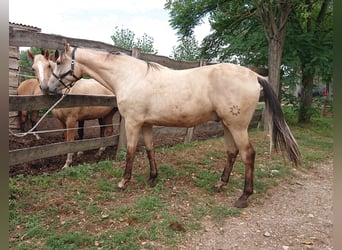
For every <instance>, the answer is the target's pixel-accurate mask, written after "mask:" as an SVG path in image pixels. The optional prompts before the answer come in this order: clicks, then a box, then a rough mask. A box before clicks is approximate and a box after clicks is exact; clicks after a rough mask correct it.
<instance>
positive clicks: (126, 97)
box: [45, 40, 301, 207]
mask: <svg viewBox="0 0 342 250" xmlns="http://www.w3.org/2000/svg"><path fill="white" fill-rule="evenodd" d="M56 63H57V66H56V67H55V69H54V71H53V74H52V76H51V77H50V79H49V82H48V84H47V85H46V86H45V90H46V91H49V92H52V93H60V92H61V91H63V89H64V88H70V87H71V86H72V85H73V83H74V82H75V81H77V79H78V78H80V77H82V76H84V75H89V76H90V77H92V78H94V79H96V80H97V81H98V82H100V83H101V84H102V85H103V86H105V87H106V88H107V89H110V90H111V91H112V92H113V93H114V94H115V95H116V98H117V105H118V108H119V111H120V113H121V115H122V116H123V117H124V119H125V122H126V125H125V130H126V135H127V154H126V167H125V171H124V174H123V178H122V179H121V181H120V182H119V183H118V188H121V189H124V188H126V186H127V184H128V183H129V181H130V179H131V175H132V167H133V161H134V156H135V152H136V147H137V142H138V136H139V133H140V131H141V132H142V135H143V138H144V142H145V146H146V151H147V156H148V159H149V164H150V176H149V180H148V183H149V185H150V186H152V187H153V186H154V185H155V184H156V177H157V167H156V162H155V153H154V148H153V141H152V127H153V125H159V126H175V127H193V126H196V125H198V124H201V123H204V122H207V121H210V120H217V119H220V120H221V121H222V125H223V128H224V142H225V147H226V152H227V164H226V165H225V167H224V169H223V172H222V176H221V179H220V180H219V181H218V183H217V184H216V185H215V188H216V189H218V190H221V189H222V187H223V186H224V185H226V184H227V183H228V180H229V176H230V174H231V171H232V168H233V164H234V162H235V159H236V157H237V155H238V153H240V155H241V158H242V161H243V163H244V165H245V182H244V190H243V193H242V195H241V196H240V197H239V198H238V200H237V201H236V202H235V206H236V207H247V206H248V201H247V199H248V197H249V196H250V195H251V194H253V179H254V160H255V150H254V148H253V146H252V144H251V142H250V141H249V137H248V131H247V129H248V124H249V123H250V121H251V119H252V116H253V113H254V111H255V109H256V105H257V103H258V100H259V96H260V91H261V90H263V92H264V97H265V109H266V111H267V112H268V114H269V116H268V117H269V118H270V123H269V125H270V126H271V130H270V131H271V137H272V141H273V144H274V146H275V148H276V149H277V150H278V149H280V150H281V151H282V152H283V153H284V154H285V153H286V155H287V156H288V158H289V159H290V161H291V162H292V163H293V164H295V165H298V164H300V161H301V156H300V152H299V148H298V144H297V142H296V140H295V138H294V137H293V135H292V133H291V131H290V129H289V127H288V125H287V123H286V121H285V118H284V114H283V112H282V109H281V106H280V103H279V100H278V97H277V96H276V94H275V92H274V91H273V89H272V87H271V85H270V84H269V83H268V81H267V79H265V78H264V77H262V76H260V75H258V74H257V73H256V72H254V71H252V70H250V69H248V68H246V67H243V66H239V65H235V64H230V63H220V64H215V65H207V66H203V67H198V68H192V69H186V70H173V69H170V68H167V67H164V66H162V65H159V64H157V63H152V62H146V61H143V60H140V59H137V58H134V57H131V56H128V55H125V54H121V53H109V52H106V51H99V50H95V49H89V48H77V47H73V46H71V45H70V44H68V43H67V42H66V41H65V40H64V48H63V51H62V54H61V56H60V57H59V58H58V59H57V61H56Z"/></svg>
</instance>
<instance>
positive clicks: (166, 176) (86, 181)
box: [9, 119, 333, 249]
mask: <svg viewBox="0 0 342 250" xmlns="http://www.w3.org/2000/svg"><path fill="white" fill-rule="evenodd" d="M291 130H292V131H293V133H294V135H295V137H296V139H297V141H298V144H299V145H300V149H301V152H302V156H303V166H302V167H300V169H302V170H303V171H310V169H311V168H312V166H313V165H314V164H316V163H317V162H323V161H325V160H326V159H327V158H331V157H332V156H333V132H332V131H333V128H332V119H316V120H314V122H313V123H311V124H306V125H291ZM250 138H251V141H252V143H253V145H254V147H255V149H256V150H257V156H256V161H255V180H254V188H255V194H254V195H252V196H251V197H250V200H249V201H250V204H251V205H258V204H259V201H262V200H263V198H264V196H265V195H267V190H269V189H270V188H273V187H275V186H277V185H278V184H279V183H280V182H283V181H289V180H291V179H292V178H295V172H296V171H294V169H293V166H291V165H290V164H288V163H287V162H286V161H284V159H283V157H282V156H281V155H280V154H277V153H273V154H272V155H270V154H269V152H268V147H269V144H268V143H269V142H268V139H267V138H266V136H265V135H264V132H263V131H259V130H251V131H250ZM222 145H223V138H221V137H218V138H212V139H208V140H205V141H193V142H190V143H187V144H178V145H175V146H173V147H163V148H158V149H157V150H156V151H157V153H156V157H157V159H156V161H157V163H158V164H159V168H158V170H159V177H158V183H157V185H156V187H154V188H149V187H148V186H147V184H146V179H147V176H148V160H147V159H146V155H145V154H144V153H139V154H137V157H136V160H135V164H134V169H133V176H134V178H133V180H132V181H131V184H130V185H129V186H128V188H127V189H126V190H125V191H119V190H117V188H116V184H117V183H118V182H119V181H120V179H121V176H122V173H123V166H124V157H121V158H119V160H117V161H114V162H110V161H102V162H99V163H97V164H84V165H79V166H76V167H72V168H69V169H65V170H62V171H60V172H59V173H56V174H52V175H44V174H43V175H40V176H22V175H18V176H16V177H15V178H10V179H9V190H10V194H9V217H10V221H9V237H10V238H9V245H10V249H161V248H168V249H177V246H178V245H179V244H181V243H182V241H184V240H186V239H187V238H188V237H191V235H192V234H193V233H194V232H196V231H199V230H203V228H204V227H205V226H204V225H203V221H204V219H208V218H209V219H210V220H212V221H213V222H214V223H215V224H216V225H217V226H220V225H222V224H223V223H224V222H225V220H226V219H227V218H229V217H239V216H240V215H241V212H242V211H243V210H242V209H237V208H234V207H233V206H232V204H233V203H234V201H235V200H236V199H237V198H238V197H239V195H240V194H241V192H242V189H243V182H244V166H243V164H242V163H241V159H240V158H238V159H237V161H236V165H235V167H234V170H233V175H232V176H231V177H230V182H229V184H228V186H227V187H225V188H224V191H223V192H220V193H216V192H214V191H213V189H212V187H213V186H214V185H215V183H216V181H217V180H218V179H219V177H220V175H221V172H222V168H223V165H224V164H225V161H226V155H225V152H223V150H222V149H223V146H222ZM123 156H124V153H123ZM297 171H298V170H297ZM175 225H176V226H175Z"/></svg>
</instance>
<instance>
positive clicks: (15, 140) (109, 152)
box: [9, 132, 223, 177]
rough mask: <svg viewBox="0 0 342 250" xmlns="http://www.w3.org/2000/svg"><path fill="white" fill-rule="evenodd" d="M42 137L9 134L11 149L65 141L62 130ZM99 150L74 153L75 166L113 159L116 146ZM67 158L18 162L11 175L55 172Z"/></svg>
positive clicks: (171, 141) (157, 140) (169, 140)
mask: <svg viewBox="0 0 342 250" xmlns="http://www.w3.org/2000/svg"><path fill="white" fill-rule="evenodd" d="M219 135H223V132H207V133H204V132H196V133H194V135H193V140H205V139H208V138H211V137H213V136H219ZM40 137H41V139H39V140H37V139H36V138H35V137H34V135H27V136H25V137H15V136H13V135H10V136H9V150H14V149H20V148H29V147H34V146H40V145H46V144H51V143H57V142H62V141H63V134H62V132H61V133H60V135H59V136H58V135H57V136H56V135H53V136H51V135H48V134H42V135H40ZM87 138H91V137H90V136H88V135H86V134H85V136H84V139H87ZM183 141H184V136H166V135H158V136H155V137H154V139H153V142H154V145H155V147H164V146H172V145H176V144H178V143H181V142H183ZM141 150H143V145H142V144H139V146H138V151H141ZM96 152H97V150H88V151H86V152H84V154H83V155H82V156H81V157H77V154H76V153H75V154H74V157H73V163H72V165H73V166H76V165H78V164H83V163H96V162H98V161H101V160H112V159H114V158H115V153H116V146H110V147H107V148H106V150H105V151H104V152H103V154H102V155H101V156H100V157H99V158H95V154H96ZM65 160H66V155H59V156H54V157H49V158H44V159H39V160H34V161H30V162H26V163H22V164H16V165H12V166H10V167H9V176H10V177H14V176H16V175H19V174H22V175H33V176H35V175H40V174H42V173H55V172H58V171H59V170H61V168H62V167H63V165H64V163H65Z"/></svg>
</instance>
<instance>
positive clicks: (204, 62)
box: [184, 59, 207, 143]
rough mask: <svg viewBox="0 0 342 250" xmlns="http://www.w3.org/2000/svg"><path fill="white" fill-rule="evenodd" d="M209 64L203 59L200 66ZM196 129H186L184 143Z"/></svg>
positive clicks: (189, 139)
mask: <svg viewBox="0 0 342 250" xmlns="http://www.w3.org/2000/svg"><path fill="white" fill-rule="evenodd" d="M206 64H207V60H204V59H201V60H200V61H199V66H200V67H202V66H204V65H206ZM194 130H195V127H192V128H187V129H186V135H185V139H184V143H188V142H190V141H191V140H192V136H193V135H194Z"/></svg>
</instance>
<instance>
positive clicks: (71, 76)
mask: <svg viewBox="0 0 342 250" xmlns="http://www.w3.org/2000/svg"><path fill="white" fill-rule="evenodd" d="M75 52H76V47H71V46H70V44H68V43H67V42H66V41H65V40H64V51H63V52H62V54H61V56H60V57H58V59H57V61H56V66H55V68H54V70H53V72H52V75H51V76H50V79H49V81H48V90H49V92H52V93H61V92H62V90H63V89H64V88H67V89H69V88H71V87H72V86H73V83H74V82H76V81H77V80H79V79H80V78H81V73H80V69H79V68H78V66H77V65H76V63H75Z"/></svg>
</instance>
